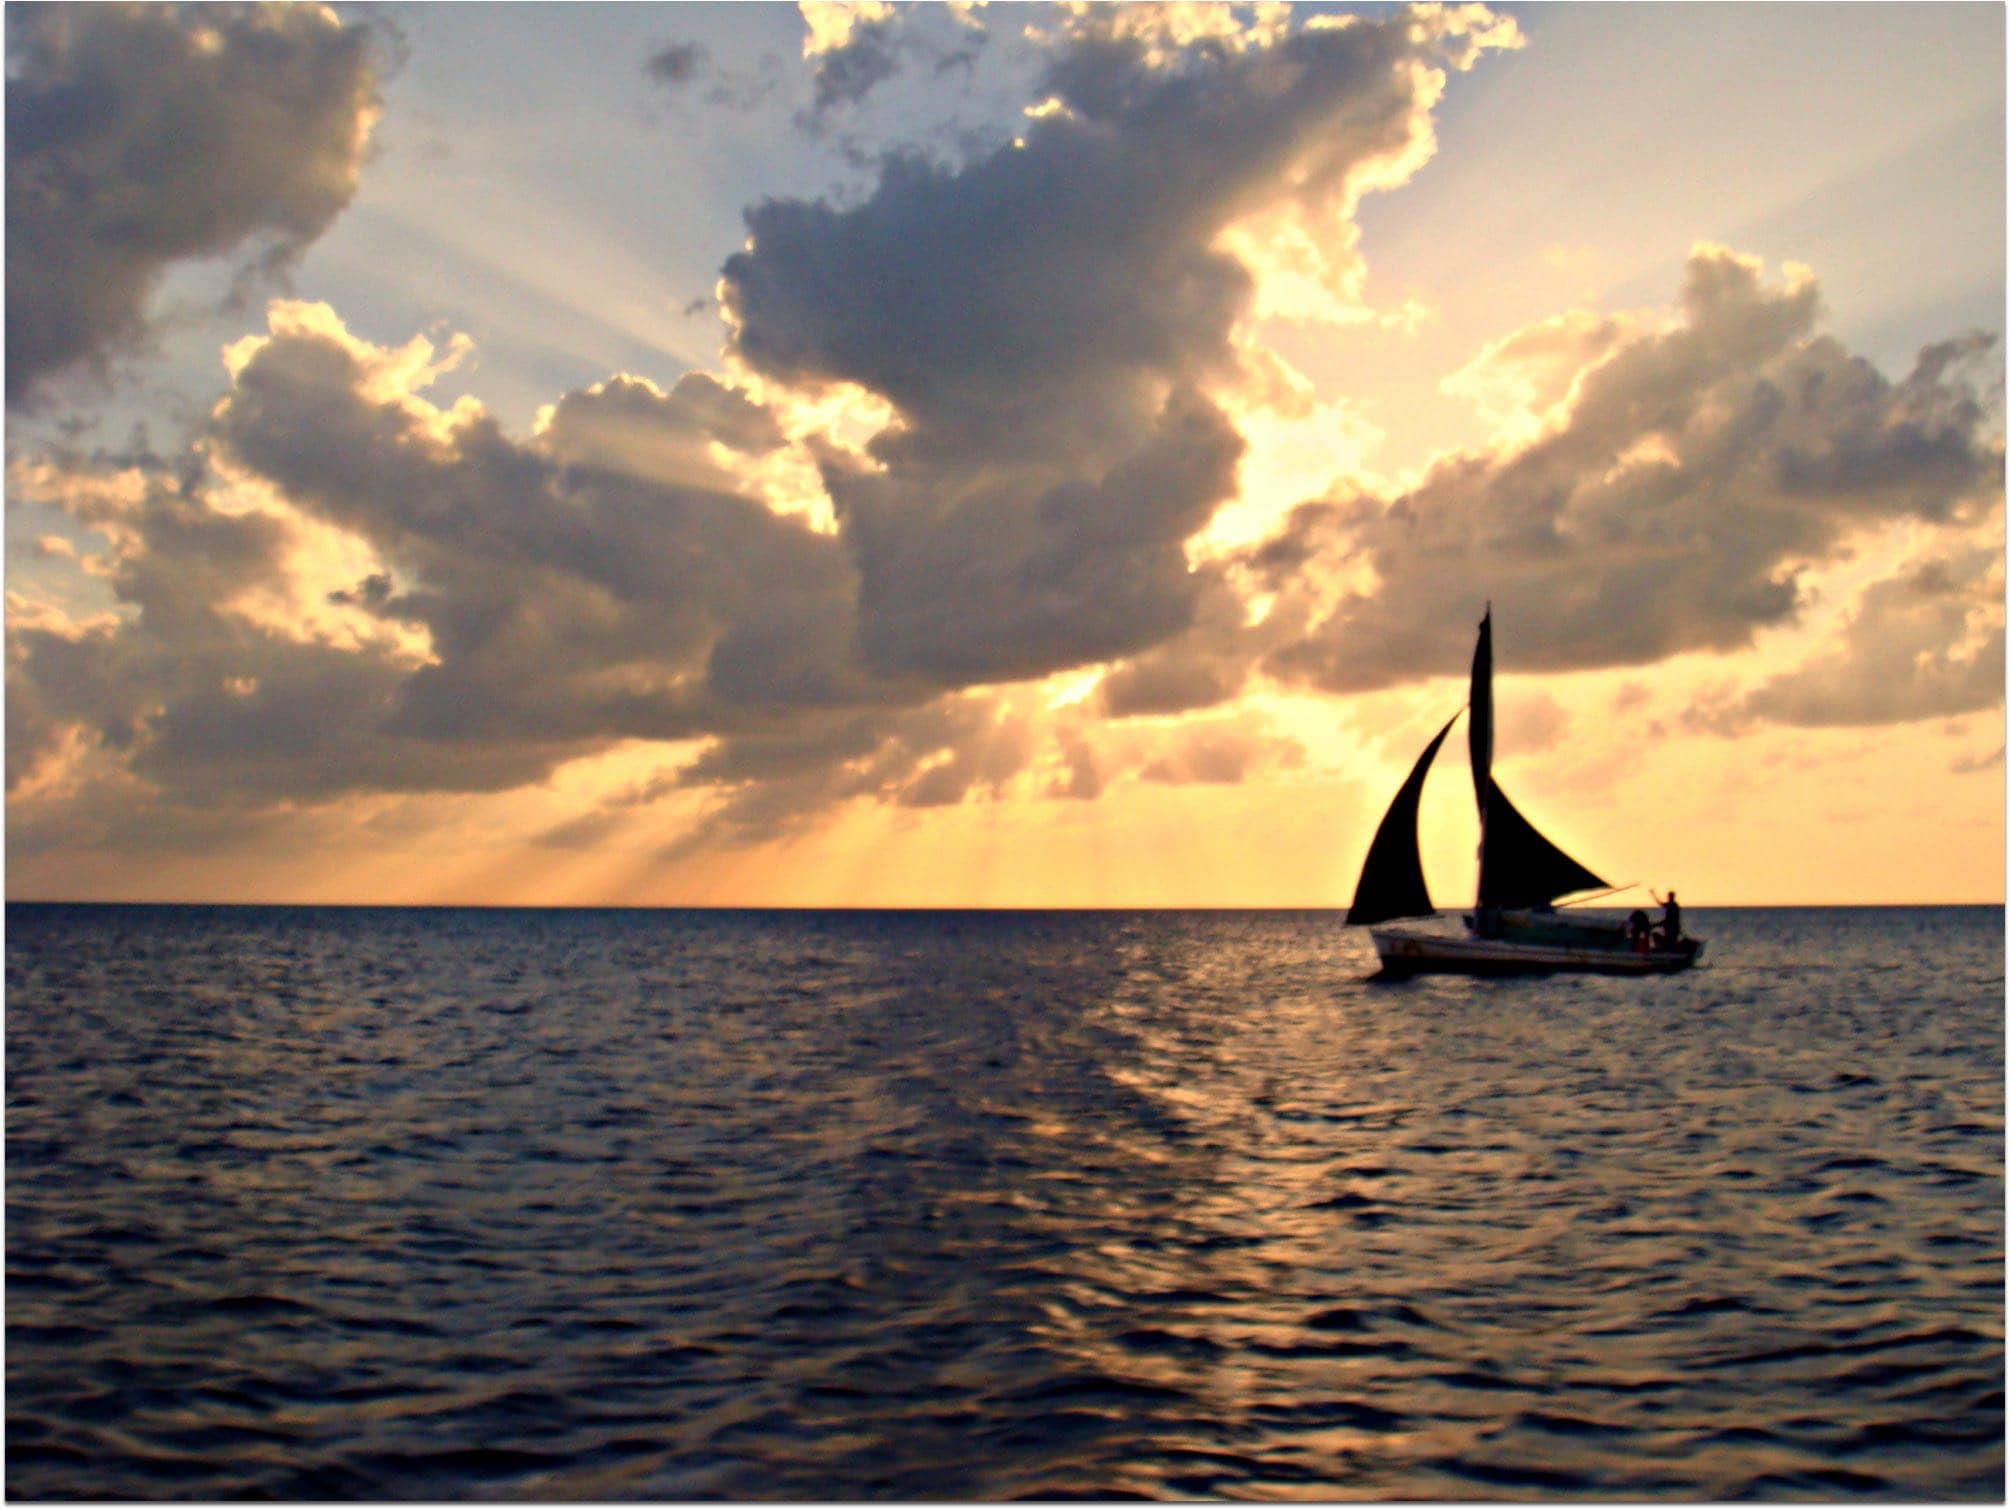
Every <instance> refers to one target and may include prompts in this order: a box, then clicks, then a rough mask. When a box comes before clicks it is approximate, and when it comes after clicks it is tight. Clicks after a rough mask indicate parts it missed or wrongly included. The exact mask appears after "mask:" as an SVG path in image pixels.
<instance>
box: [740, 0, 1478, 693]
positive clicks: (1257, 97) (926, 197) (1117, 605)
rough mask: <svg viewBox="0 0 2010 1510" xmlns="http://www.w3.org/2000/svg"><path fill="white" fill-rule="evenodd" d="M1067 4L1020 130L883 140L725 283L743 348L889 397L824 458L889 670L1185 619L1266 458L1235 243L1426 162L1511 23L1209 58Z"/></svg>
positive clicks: (769, 205)
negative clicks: (912, 146)
mask: <svg viewBox="0 0 2010 1510" xmlns="http://www.w3.org/2000/svg"><path fill="white" fill-rule="evenodd" d="M1223 14H1224V15H1226V14H1227V13H1225V12H1224V13H1223ZM1156 15H1157V13H1154V16H1156ZM1064 19H1065V20H1066V22H1067V24H1066V25H1064V26H1063V28H1062V29H1061V30H1060V31H1059V32H1057V33H1056V35H1055V36H1054V37H1053V38H1052V39H1051V42H1050V53H1049V59H1048V64H1047V72H1046V76H1045V78H1044V80H1043V83H1042V86H1041V87H1042V90H1043V92H1045V93H1046V94H1047V96H1048V98H1049V106H1048V107H1046V108H1043V110H1042V111H1041V113H1039V114H1038V115H1037V116H1035V117H1034V118H1032V119H1030V120H1029V122H1028V123H1027V125H1026V127H1025V129H1024V134H1023V137H1022V138H1021V139H1020V141H1019V142H1018V143H1017V144H1014V145H1007V146H1002V147H999V148H998V149H996V150H993V151H989V152H985V153H981V154H979V155H978V156H976V157H975V158H974V159H973V160H971V161H969V162H968V163H965V164H963V165H962V166H958V167H944V166H941V165H937V164H933V163H927V162H923V161H920V160H918V159H915V158H912V157H895V158H892V159H889V160H888V161H886V162H885V163H884V164H883V165H882V167H881V170H880V173H879V176H878V180H877V183H876V184H875V186H874V188H873V190H872V192H871V193H870V195H869V196H867V197H866V198H865V199H864V200H863V201H862V202H860V203H857V204H853V205H849V206H844V207H840V206H837V205H833V204H830V203H827V202H822V201H808V200H770V201H766V202H764V203H762V204H759V205H756V206H755V207H754V208H753V209H751V210H750V211H749V212H748V214H747V225H748V230H749V232H750V247H749V249H747V250H745V251H743V252H741V253H739V254H736V255H735V256H733V257H731V258H729V259H728V260H727V262H726V264H725V267H724V270H723V276H722V280H721V285H720V287H721V295H722V299H723V303H724V308H725V312H726V314H727V317H728V320H729V324H730V327H731V338H732V350H733V354H734V355H735V357H736V358H737V359H738V360H740V361H742V362H744V363H745V364H747V365H748V366H749V367H751V368H752V369H753V370H755V371H756V372H758V373H759V374H761V375H762V376H763V377H764V378H767V379H770V380H773V381H778V382H781V383H785V384H791V385H796V386H798V387H811V388H813V387H816V386H819V385H827V384H836V383H850V384H855V385H857V386H859V387H862V388H864V389H866V390H868V391H870V392H872V393H875V394H878V395H880V396H882V397H883V398H885V399H886V400H888V401H889V402H890V403H891V404H892V405H893V407H894V410H895V420H894V423H893V424H892V425H890V426H889V427H888V428H887V429H885V430H884V431H882V432H881V433H880V434H879V435H878V436H877V437H875V438H874V440H873V441H872V442H871V443H870V445H869V446H868V448H867V450H868V455H867V456H866V457H865V458H863V459H860V458H851V457H845V456H840V455H836V454H832V455H831V456H829V457H827V459H826V464H825V468H824V472H825V485H826V487H827V489H828V490H829V492H830V495H831V498H832V500H833V503H834V504H835V506H836V507H837V509H838V512H839V515H840V519H841V522H842V525H843V535H844V539H845V542H846V545H847V548H848V549H849V550H850V552H851V553H852V555H853V558H854V560H855V562H856V564H857V568H858V571H859V574H860V578H861V589H862V590H861V597H860V601H859V617H860V630H861V636H862V645H863V650H864V654H865V657H866V659H867V661H868V663H869V664H870V665H871V666H873V667H874V669H875V670H877V671H880V672H882V673H884V674H903V673H907V674H914V675H919V676H922V677H925V678H927V679H929V680H931V681H933V682H936V683H937V684H940V685H943V686H961V685H970V684H974V683H980V682H988V681H998V680H1006V679H1012V678H1021V677H1030V676H1039V675H1044V674H1046V673H1048V672H1051V671H1054V670H1058V669H1063V668H1066V667H1070V666H1077V665H1082V664H1086V663H1089V662H1093V661H1099V660H1107V659H1110V658H1113V657H1117V656H1123V655H1129V654H1135V653H1138V652H1141V651H1144V650H1147V649H1149V648H1151V647H1152V646H1154V645H1157V644H1160V643H1163V642H1165V641H1167V640H1170V639H1172V638H1174V637H1176V636H1179V635H1180V634H1182V633H1183V632H1185V631H1186V630H1187V629H1188V628H1189V627H1190V626H1191V624H1192V623H1193V622H1194V618H1195V615H1196V613H1197V611H1198V608H1199V604H1200V602H1201V599H1202V597H1203V593H1204V587H1203V584H1202V583H1201V582H1200V581H1199V580H1198V579H1197V578H1196V577H1195V575H1194V573H1193V572H1192V570H1191V569H1190V567H1189V564H1188V562H1187V559H1186V553H1185V550H1184V542H1185V541H1186V540H1187V539H1189V538H1190V537H1191V536H1193V535H1194V534H1195V533H1197V532H1198V531H1199V530H1200V529H1202V528H1203V527H1204V526H1205V525H1206V523H1207V522H1208V520H1209V519H1210V518H1211V517H1212V515H1213V512H1214V510H1215V509H1216V507H1217V506H1219V505H1220V504H1221V503H1222V502H1224V501H1225V500H1227V499H1228V498H1229V497H1231V496H1232V495H1233V493H1234V491H1235V486H1236V472H1235V469H1236V465H1237V463H1238V462H1239V460H1240V457H1241V453H1242V449H1243V442H1242V438H1241V436H1240V434H1239V433H1238V432H1237V431H1236V429H1235V427H1234V425H1233V424H1232V423H1231V422H1230V421H1229V419H1228V418H1227V416H1226V414H1225V413H1224V412H1223V409H1222V408H1221V406H1220V404H1219V403H1218V402H1217V401H1216V398H1215V393H1216V392H1217V391H1218V390H1219V389H1220V388H1221V387H1222V386H1223V385H1227V386H1235V385H1237V384H1239V383H1241V382H1242V381H1243V380H1244V374H1243V372H1242V363H1241V358H1240V356H1239V354H1238V351H1237V348H1236V345H1235V343H1234V341H1233V339H1232V337H1233V334H1234V332H1235V330H1236V328H1237V326H1238V323H1239V322H1241V321H1242V320H1244V319H1245V318H1246V317H1247V316H1248V315H1249V314H1250V312H1251V307H1252V306H1251V297H1252V290H1253V287H1254V281H1253V279H1252V276H1251V274H1250V272H1249V270H1248V269H1247V268H1246V267H1245V266H1244V265H1243V263H1242V262H1240V261H1239V260H1238V259H1237V258H1236V256H1234V255H1232V254H1231V253H1229V252H1227V251H1225V250H1223V249H1222V248H1221V246H1220V244H1219V243H1220V240H1221V237H1222V234H1223V232H1224V231H1225V230H1226V229H1227V228H1229V227H1230V226H1231V225H1233V224H1235V223H1237V222H1238V221H1240V220H1242V219H1244V218H1246V217H1248V216H1250V215H1252V214H1256V213H1258V212H1260V211H1263V210H1265V209H1266V208H1268V207H1270V206H1272V205H1273V204H1274V203H1275V202H1277V201H1279V200H1285V199H1289V200H1292V201H1295V202H1300V203H1304V204H1307V205H1312V206H1316V207H1319V208H1321V209H1322V210H1330V209H1333V208H1335V207H1338V206H1345V205H1348V204H1351V202H1352V196H1353V195H1354V194H1355V193H1356V192H1358V189H1359V187H1360V184H1361V182H1362V181H1363V180H1365V179H1374V178H1378V177H1386V176H1387V175H1389V174H1391V173H1393V172H1394V171H1395V167H1394V165H1396V164H1398V163H1402V162H1409V161H1411V160H1413V159H1414V158H1415V157H1416V154H1417V152H1418V150H1419V144H1420V143H1426V142H1428V139H1429V127H1428V111H1429V104H1430V102H1431V100H1432V99H1434V98H1435V88H1436V84H1437V82H1438V81H1439V80H1440V74H1441V70H1442V68H1443V67H1445V66H1463V64H1464V63H1466V62H1469V61H1470V54H1471V51H1472V45H1471V44H1472V32H1473V28H1474V27H1476V26H1478V25H1480V24H1481V23H1482V21H1485V20H1489V19H1490V18H1486V17H1485V13H1484V12H1481V11H1477V10H1474V11H1472V12H1470V13H1468V12H1456V13H1454V12H1435V11H1434V12H1426V13H1418V14H1416V15H1411V14H1408V13H1405V14H1403V15H1401V16H1397V17H1393V18H1391V19H1390V20H1388V21H1386V22H1356V23H1354V24H1350V25H1345V26H1327V27H1319V28H1306V29H1301V30H1297V31H1280V30H1275V29H1272V30H1265V31H1262V32H1261V33H1260V34H1259V35H1255V36H1251V35H1248V34H1245V33H1243V32H1241V31H1235V32H1234V33H1233V35H1234V37H1235V38H1236V42H1235V45H1229V44H1228V43H1227V42H1225V41H1224V40H1223V37H1222V36H1216V35H1212V34H1210V35H1208V36H1205V37H1198V36H1197V37H1196V38H1195V39H1193V45H1192V46H1191V47H1189V48H1186V49H1185V50H1181V49H1179V48H1177V47H1172V46H1170V45H1169V44H1168V42H1167V38H1166V32H1165V27H1166V25H1169V24H1171V23H1170V22H1169V21H1167V20H1166V19H1165V18H1163V17H1160V18H1159V19H1158V20H1156V21H1153V22H1152V23H1151V24H1145V21H1144V20H1142V19H1134V20H1132V21H1124V20H1123V19H1122V18H1120V17H1110V16H1105V15H1104V13H1103V11H1102V10H1100V9H1093V8H1092V9H1090V10H1087V11H1082V12H1079V13H1069V14H1068V15H1067V16H1066V17H1065V18H1064ZM855 32H856V27H855V26H854V28H853V30H852V32H848V33H847V35H848V36H849V35H853V34H855Z"/></svg>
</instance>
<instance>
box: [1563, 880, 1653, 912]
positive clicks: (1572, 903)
mask: <svg viewBox="0 0 2010 1510" xmlns="http://www.w3.org/2000/svg"><path fill="white" fill-rule="evenodd" d="M1639 884H1640V883H1639V882H1638V881H1628V882H1627V883H1626V884H1625V885H1624V886H1608V887H1606V888H1605V890H1603V891H1594V892H1593V893H1592V894H1591V895H1590V896H1588V897H1572V898H1571V899H1570V900H1569V901H1568V902H1564V903H1561V904H1560V905H1559V906H1558V909H1557V910H1558V911H1559V912H1560V911H1562V910H1563V908H1565V907H1582V906H1583V905H1584V904H1585V903H1586V902H1595V901H1597V900H1598V899H1599V898H1600V897H1609V896H1613V895H1615V894H1616V893H1618V892H1622V891H1631V890H1632V889H1633V888H1634V887H1636V886H1638V885H1639Z"/></svg>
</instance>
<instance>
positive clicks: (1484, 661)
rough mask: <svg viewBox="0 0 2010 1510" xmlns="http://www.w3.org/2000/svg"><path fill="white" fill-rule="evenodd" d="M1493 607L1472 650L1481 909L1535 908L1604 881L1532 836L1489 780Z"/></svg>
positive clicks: (1489, 607)
mask: <svg viewBox="0 0 2010 1510" xmlns="http://www.w3.org/2000/svg"><path fill="white" fill-rule="evenodd" d="M1493 617H1494V615H1493V605H1492V604H1491V603H1489V604H1488V605H1487V612H1486V614H1485V616H1484V617H1483V618H1481V620H1480V639H1479V643H1478V644H1477V645H1475V646H1474V647H1473V689H1472V723H1471V724H1470V725H1469V726H1468V733H1469V737H1470V740H1471V750H1472V758H1473V798H1474V800H1475V801H1476V802H1477V803H1478V804H1479V809H1480V895H1479V904H1480V906H1482V907H1538V906H1541V905H1543V904H1544V903H1547V902H1553V901H1555V900H1556V898H1558V897H1560V896H1563V895H1565V894H1566V893H1569V892H1573V891H1595V890H1597V889H1598V888H1599V887H1602V886H1604V885H1605V882H1604V881H1602V880H1600V879H1599V878H1598V877H1597V876H1595V875H1593V874H1592V873H1591V872H1590V871H1588V870H1586V869H1585V868H1584V867H1583V866H1582V865H1579V864H1578V863H1577V862H1576V861H1575V860H1573V859H1571V857H1570V856H1569V855H1567V854H1565V853H1564V852H1563V851H1562V850H1560V849H1558V848H1557V847H1556V846H1555V845H1554V844H1552V843H1550V842H1549V840H1547V839H1545V838H1543V836H1542V835H1541V834H1539V833H1537V832H1536V828H1535V825H1534V824H1532V823H1530V822H1529V821H1528V819H1526V818H1524V817H1523V816H1522V815H1521V813H1520V811H1519V810H1518V809H1517V808H1516V807H1515V805H1514V804H1513V803H1512V802H1510V801H1508V799H1507V793H1505V792H1503V791H1502V790H1501V789H1500V787H1499V785H1498V784H1496V782H1495V781H1494V772H1493V766H1494V630H1493Z"/></svg>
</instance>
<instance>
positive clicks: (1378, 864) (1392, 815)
mask: <svg viewBox="0 0 2010 1510" xmlns="http://www.w3.org/2000/svg"><path fill="white" fill-rule="evenodd" d="M1458 721H1459V715H1458V714H1456V713H1454V714H1453V715H1452V716H1451V717H1450V718H1449V719H1447V720H1445V726H1444V727H1443V728H1442V729H1440V730H1438V735H1437V738H1435V739H1433V740H1432V741H1431V742H1430V743H1429V744H1427V745H1425V746H1424V753H1423V754H1422V755H1420V756H1418V757H1417V763H1416V765H1414V766H1413V767H1411V769H1410V776H1409V779H1408V780H1407V781H1405V782H1404V783H1403V786H1402V789H1401V790H1400V791H1398V792H1397V793H1396V800H1395V801H1394V802H1392V803H1390V804H1389V811H1388V812H1387V813H1385V814H1383V816H1382V826H1381V827H1380V828H1378V829H1376V830H1375V840H1374V842H1373V843H1372V844H1370V845H1369V846H1368V858H1367V861H1366V862H1365V863H1364V864H1363V865H1362V866H1361V879H1360V880H1359V881H1357V882H1356V883H1355V885H1354V905H1353V906H1352V907H1350V908H1348V909H1347V921H1348V922H1349V923H1382V922H1386V921H1388V920H1389V919H1390V918H1411V917H1420V916H1422V915H1424V914H1425V913H1428V912H1433V911H1435V910H1436V909H1435V908H1433V907H1432V906H1431V893H1430V891H1429V890H1428V889H1427V888H1426V887H1425V885H1424V866H1423V862H1422V860H1421V859H1419V857H1418V855H1417V802H1418V799H1420V798H1421V797H1422V796H1423V795H1424V777H1425V775H1426V774H1427V773H1428V772H1429V771H1430V769H1431V762H1432V761H1433V760H1434V759H1436V758H1437V754H1438V746H1439V745H1441V744H1443V743H1444V742H1445V736H1446V735H1447V734H1449V733H1451V732H1452V725H1453V724H1455V723H1457V722H1458Z"/></svg>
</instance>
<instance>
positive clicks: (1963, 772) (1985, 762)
mask: <svg viewBox="0 0 2010 1510" xmlns="http://www.w3.org/2000/svg"><path fill="white" fill-rule="evenodd" d="M2002 765H2003V746H2002V745H1998V746H1997V747H1996V750H1995V753H1994V754H1990V755H1964V756H1962V757H1961V759H1959V760H1957V761H1955V762H1954V763H1953V764H1952V765H1950V766H1949V767H1948V768H1947V770H1948V773H1949V774H1950V775H1954V776H1970V775H1973V774H1974V773H1975V772H1977V771H1993V770H1999V769H2001V767H2002Z"/></svg>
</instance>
